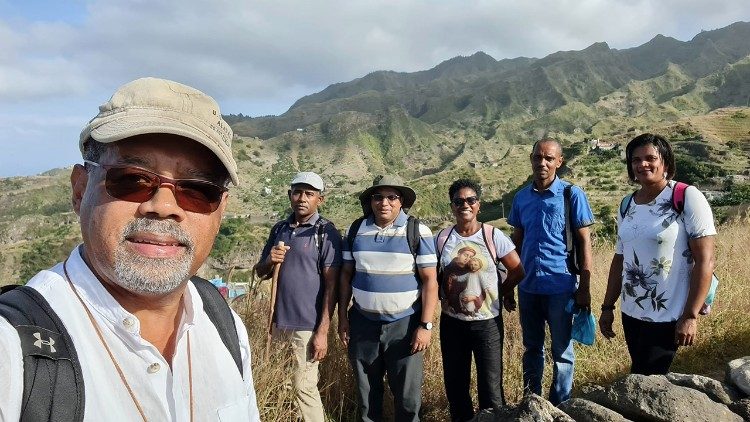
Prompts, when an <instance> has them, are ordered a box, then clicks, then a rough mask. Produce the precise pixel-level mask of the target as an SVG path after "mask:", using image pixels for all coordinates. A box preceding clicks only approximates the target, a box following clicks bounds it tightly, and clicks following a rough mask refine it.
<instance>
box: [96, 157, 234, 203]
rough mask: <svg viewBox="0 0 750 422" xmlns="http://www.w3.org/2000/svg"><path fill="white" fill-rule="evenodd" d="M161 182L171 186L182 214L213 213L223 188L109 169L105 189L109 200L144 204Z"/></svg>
mask: <svg viewBox="0 0 750 422" xmlns="http://www.w3.org/2000/svg"><path fill="white" fill-rule="evenodd" d="M162 180H164V181H165V182H166V183H169V184H172V185H173V186H174V195H175V199H176V200H177V205H179V206H180V208H182V209H184V210H185V211H192V212H198V213H207V212H213V211H216V209H217V208H218V207H219V203H221V197H222V194H223V193H224V189H223V188H222V187H220V186H218V185H214V184H213V183H210V182H203V181H200V180H172V179H168V178H164V177H161V176H159V175H158V174H156V173H152V172H150V171H147V170H145V169H141V168H137V167H109V168H107V175H106V181H105V187H106V189H107V193H109V194H110V195H111V196H112V197H114V198H117V199H121V200H123V201H128V202H146V201H148V200H150V199H151V198H152V197H153V196H154V195H155V194H156V191H157V189H158V188H159V186H161V185H162Z"/></svg>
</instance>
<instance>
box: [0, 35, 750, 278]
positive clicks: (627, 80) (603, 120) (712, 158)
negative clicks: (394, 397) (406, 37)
mask: <svg viewBox="0 0 750 422" xmlns="http://www.w3.org/2000/svg"><path fill="white" fill-rule="evenodd" d="M749 55H750V24H749V23H744V22H739V23H736V24H733V25H730V26H728V27H726V28H722V29H717V30H714V31H706V32H702V33H701V34H698V35H696V36H695V37H694V38H693V39H692V40H690V41H687V42H682V41H678V40H675V39H672V38H668V37H664V36H660V35H659V36H656V37H654V38H653V39H652V40H651V41H649V42H648V43H646V44H643V45H641V46H638V47H634V48H630V49H624V50H616V49H611V48H609V47H608V45H607V44H606V43H596V44H593V45H591V46H590V47H588V48H586V49H584V50H581V51H564V52H557V53H554V54H551V55H549V56H547V57H544V58H541V59H535V58H524V57H521V58H516V59H506V60H499V61H497V60H495V59H494V58H492V57H490V56H489V55H487V54H485V53H482V52H478V53H476V54H474V55H471V56H468V57H455V58H453V59H450V60H446V61H445V62H443V63H440V64H438V65H437V66H435V67H434V68H432V69H428V70H424V71H420V72H414V73H399V72H392V71H378V72H373V73H370V74H368V75H366V76H364V77H362V78H359V79H355V80H353V81H349V82H342V83H337V84H334V85H331V86H329V87H327V88H326V89H324V90H322V91H321V92H318V93H314V94H311V95H308V96H305V97H303V98H300V99H299V100H298V101H297V102H296V103H295V104H294V105H293V106H292V107H291V108H290V109H289V111H287V112H286V113H284V114H282V115H280V116H265V117H256V118H246V117H244V116H226V118H227V121H228V122H230V124H231V125H232V127H233V129H234V130H235V133H236V135H237V137H236V139H235V145H234V149H235V155H236V157H237V160H238V164H239V169H240V174H241V181H242V184H241V186H240V187H238V188H234V189H232V191H231V194H230V198H231V199H230V204H229V207H228V215H227V219H226V223H225V225H224V226H223V228H222V231H221V233H220V236H219V239H218V240H217V244H216V248H215V251H214V253H213V254H212V260H211V262H210V263H209V264H208V265H207V268H206V269H205V271H206V273H205V274H204V275H210V276H213V275H214V274H215V273H217V272H219V273H223V272H225V271H228V269H230V268H233V267H235V266H237V265H239V266H241V267H243V266H244V267H249V266H250V265H251V264H252V260H253V259H254V258H255V257H256V256H257V253H258V249H259V247H260V244H261V242H262V241H263V238H264V237H265V236H266V234H267V230H268V227H270V225H271V224H272V223H273V222H274V221H276V220H278V219H279V218H281V217H282V216H283V215H285V213H286V212H287V208H288V200H287V198H286V191H287V189H288V186H287V184H288V182H289V180H290V179H291V177H292V176H293V174H294V173H295V172H297V171H303V170H311V171H316V172H318V173H320V174H321V175H323V177H324V179H325V180H326V182H327V183H328V186H329V188H330V189H329V191H328V192H327V198H326V203H325V204H324V206H323V213H324V214H325V215H326V216H327V217H329V218H331V219H332V220H333V221H334V222H335V223H336V224H337V225H338V226H339V227H340V228H345V227H346V225H347V224H348V223H349V222H350V221H352V220H353V219H354V218H356V217H357V216H358V214H359V213H360V212H361V210H360V206H359V203H358V200H357V194H358V193H359V192H360V191H362V189H364V188H365V187H367V186H368V185H370V183H371V181H372V179H373V177H374V176H376V175H378V174H382V173H384V172H392V173H398V174H400V175H401V176H402V177H404V178H405V179H406V180H407V181H408V183H409V184H410V185H411V186H413V187H414V188H415V190H416V191H417V193H418V200H417V203H416V205H415V206H414V208H413V209H412V213H414V214H416V215H418V216H419V217H420V218H422V219H423V220H424V221H426V222H427V223H429V224H430V225H432V226H433V227H437V226H439V225H441V224H444V223H445V222H446V221H449V220H450V211H449V207H448V198H447V194H446V191H447V187H448V185H449V184H450V183H451V182H452V181H453V180H455V179H456V178H458V177H473V178H477V179H479V180H480V181H481V182H482V183H483V186H484V190H485V196H484V199H483V206H482V211H483V212H482V215H481V216H480V217H481V219H483V220H485V221H493V222H494V223H496V224H498V225H500V226H501V227H505V223H504V220H503V217H504V216H505V215H506V213H507V211H508V209H509V207H510V201H511V200H512V196H513V194H514V192H515V191H517V189H518V188H519V187H521V186H522V185H523V184H525V183H527V182H528V178H529V173H530V169H529V162H528V154H529V152H530V148H531V144H532V142H533V141H534V140H537V139H539V138H541V137H542V136H552V137H555V138H557V139H559V140H560V141H561V142H562V143H563V145H564V149H565V156H566V157H565V158H566V163H565V166H564V167H563V169H561V173H562V174H563V175H564V177H565V178H567V179H569V180H571V181H573V182H574V183H577V184H579V185H581V186H583V187H584V189H585V190H586V192H587V193H588V195H589V197H590V199H591V202H592V205H593V207H594V210H595V214H596V216H597V219H598V220H599V221H600V222H601V224H598V225H596V226H595V229H594V230H595V232H596V235H597V236H600V237H607V236H611V235H612V233H613V230H614V224H613V216H614V213H615V210H616V207H617V203H618V201H619V198H621V197H622V195H623V194H624V193H626V192H629V191H632V189H633V188H634V187H633V186H632V185H629V184H628V181H627V177H626V172H625V166H624V163H623V162H622V159H621V158H620V154H621V150H622V146H624V143H626V142H627V141H628V140H630V139H632V138H633V137H634V136H635V135H637V134H639V133H642V132H645V131H652V132H657V133H661V134H664V135H666V136H667V137H669V138H670V139H671V140H672V141H673V142H674V145H675V150H676V152H677V157H678V176H679V177H680V178H681V179H685V180H688V181H690V182H692V183H697V184H699V186H700V187H701V188H702V189H707V190H721V189H728V188H731V185H732V183H741V182H742V181H743V177H746V176H748V175H750V109H749V108H748V106H749V105H750V56H749ZM596 139H598V140H600V141H602V142H604V143H607V144H615V145H619V146H618V147H615V149H613V150H605V149H595V150H592V149H591V145H593V144H592V140H596ZM68 173H69V171H65V170H59V171H53V172H50V173H48V174H45V175H41V176H34V177H29V178H9V179H0V197H2V198H3V201H0V262H3V263H4V264H5V265H4V266H3V267H2V268H3V269H2V270H0V272H2V274H1V275H2V278H0V279H2V280H9V281H18V280H21V279H23V278H24V277H25V276H27V275H28V274H29V272H32V271H35V270H36V269H38V268H42V267H44V266H48V265H51V264H52V263H54V262H56V261H58V260H60V259H62V258H63V257H64V256H65V255H66V254H67V253H68V251H69V249H70V247H71V245H73V244H75V242H77V241H78V236H79V233H78V229H77V226H76V217H75V215H74V214H72V213H71V212H69V210H70V193H69V188H68V187H67V185H68ZM732 212H736V209H734V208H728V209H727V210H719V213H718V214H719V216H720V217H721V216H724V215H730V214H731V213H732Z"/></svg>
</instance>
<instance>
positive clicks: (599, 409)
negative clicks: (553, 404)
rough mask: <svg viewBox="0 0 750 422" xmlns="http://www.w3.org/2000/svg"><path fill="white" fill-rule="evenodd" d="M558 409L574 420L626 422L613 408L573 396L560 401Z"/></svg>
mask: <svg viewBox="0 0 750 422" xmlns="http://www.w3.org/2000/svg"><path fill="white" fill-rule="evenodd" d="M558 407H559V408H560V410H562V411H563V412H565V413H567V414H568V415H570V417H571V418H573V419H575V420H576V422H628V421H630V419H625V418H624V417H623V416H622V415H621V414H619V413H617V412H615V411H614V410H610V409H607V408H606V407H604V406H602V405H599V404H596V403H594V402H592V401H589V400H586V399H581V398H574V399H570V400H568V401H564V402H562V403H560V406H558Z"/></svg>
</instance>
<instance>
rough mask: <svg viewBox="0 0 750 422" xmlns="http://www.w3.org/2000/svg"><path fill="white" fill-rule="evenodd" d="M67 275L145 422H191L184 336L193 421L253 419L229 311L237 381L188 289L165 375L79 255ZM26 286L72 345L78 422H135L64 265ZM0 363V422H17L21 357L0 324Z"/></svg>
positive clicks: (246, 353) (132, 320)
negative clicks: (79, 387) (78, 377)
mask: <svg viewBox="0 0 750 422" xmlns="http://www.w3.org/2000/svg"><path fill="white" fill-rule="evenodd" d="M67 269H68V274H69V275H70V277H71V279H72V281H73V284H74V285H75V287H76V290H77V291H78V293H79V294H80V295H81V298H82V299H83V301H84V302H85V303H86V306H87V307H88V308H89V310H90V311H91V313H92V314H93V316H94V319H95V320H96V323H97V324H98V325H99V328H100V329H101V332H102V334H103V336H104V340H105V341H106V342H107V345H108V346H109V348H110V349H111V350H112V353H113V354H114V357H115V359H116V360H117V363H118V364H119V365H120V367H121V368H122V370H123V372H124V374H125V378H126V379H127V382H128V383H129V384H130V386H131V388H132V390H133V392H134V394H135V396H136V398H137V400H138V402H139V403H140V405H141V407H142V408H143V410H144V413H145V415H146V418H147V419H148V420H149V421H189V420H190V392H189V385H190V382H189V375H188V373H189V371H188V345H187V334H188V332H189V333H190V347H191V360H192V377H193V380H192V385H193V406H194V412H195V414H194V416H195V421H259V420H260V416H259V414H258V406H257V403H256V398H255V388H254V386H253V378H252V372H251V369H250V344H249V341H248V337H247V331H246V330H245V326H244V325H243V323H242V321H241V320H240V319H239V317H238V316H237V315H236V314H235V313H234V312H233V313H232V314H233V316H234V322H235V326H236V327H237V333H238V335H239V339H240V350H241V355H242V367H243V373H244V374H245V375H244V377H241V376H240V373H239V371H238V370H237V366H236V364H235V362H234V360H233V359H232V357H231V355H230V353H229V351H228V350H227V348H226V347H225V346H224V343H222V341H221V338H220V337H219V333H218V332H217V330H216V328H215V326H214V325H213V323H212V322H211V320H210V319H209V318H208V316H207V315H206V313H205V312H204V311H203V302H202V300H201V298H200V296H199V294H198V292H197V290H196V289H195V286H193V284H192V283H189V284H188V289H187V290H186V292H185V299H184V300H185V301H184V303H185V311H184V313H183V315H182V320H181V323H180V327H179V329H178V332H177V337H176V346H175V354H174V357H173V358H172V368H170V366H169V364H168V362H167V361H166V360H165V359H164V357H162V356H161V354H160V353H159V351H158V350H157V349H156V347H154V346H153V345H152V344H151V343H149V342H148V341H146V340H144V339H143V338H141V336H140V321H139V320H138V318H136V317H135V316H134V315H133V314H131V313H129V312H128V311H126V310H125V309H123V308H122V306H120V304H119V303H117V301H115V299H114V298H113V297H112V296H111V295H110V294H109V292H107V290H106V289H105V288H104V286H102V284H101V283H100V282H99V280H98V279H97V278H96V277H95V276H94V274H93V273H92V272H91V270H90V269H89V268H88V266H87V265H86V263H85V262H84V261H83V259H82V258H81V255H80V254H79V248H76V249H75V250H73V252H72V253H71V254H70V257H69V259H68V263H67ZM28 286H30V287H33V288H34V289H36V290H37V291H39V292H40V293H41V294H42V295H43V296H44V298H45V299H46V300H47V301H48V302H49V304H50V306H51V307H52V309H54V310H55V312H56V313H57V315H58V316H59V317H60V319H61V320H62V322H63V323H64V324H65V327H66V328H67V330H68V332H69V333H70V336H71V338H72V339H73V343H74V344H75V349H76V352H77V354H78V360H79V361H80V363H81V370H82V372H83V380H84V385H85V402H86V405H85V411H84V418H85V420H86V421H105V420H106V421H138V420H141V416H140V414H139V413H138V410H137V408H136V406H135V403H134V402H133V400H132V398H131V397H130V394H129V393H128V391H127V389H126V387H125V385H124V384H123V382H122V381H121V379H120V376H119V375H118V374H117V371H116V369H115V366H114V364H113V363H112V360H111V359H110V357H109V355H108V354H107V351H106V350H105V348H104V346H103V345H102V344H101V341H100V340H99V338H98V336H97V335H96V332H95V331H94V328H93V327H92V325H91V321H90V320H89V318H88V316H87V315H86V312H85V310H84V309H83V308H82V307H81V303H80V302H79V301H78V299H77V298H76V296H75V294H74V293H73V291H72V290H71V287H70V285H69V284H68V282H67V280H66V279H65V275H64V271H63V265H62V264H57V265H56V266H55V267H53V268H52V269H50V270H47V271H42V272H40V273H38V274H37V275H36V276H34V277H33V278H32V279H31V280H30V281H29V283H28ZM0 356H2V358H0V380H2V383H0V384H1V385H0V421H17V420H18V419H19V417H20V414H21V397H22V392H23V356H22V354H21V343H20V340H19V338H18V333H17V331H16V330H15V328H13V327H12V326H11V325H10V324H9V323H8V322H7V321H6V320H5V319H4V318H2V317H0Z"/></svg>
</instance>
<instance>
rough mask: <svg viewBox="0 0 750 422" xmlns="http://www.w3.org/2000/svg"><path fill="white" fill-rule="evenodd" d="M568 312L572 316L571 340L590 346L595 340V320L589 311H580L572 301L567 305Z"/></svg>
mask: <svg viewBox="0 0 750 422" xmlns="http://www.w3.org/2000/svg"><path fill="white" fill-rule="evenodd" d="M567 310H568V312H570V313H572V314H573V332H572V337H573V340H575V341H577V342H579V343H581V344H585V345H586V346H591V345H592V344H594V339H596V318H594V314H592V313H591V311H587V310H585V309H581V308H579V307H578V306H576V305H575V303H574V302H573V300H571V301H570V302H569V303H568V306H567Z"/></svg>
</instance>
